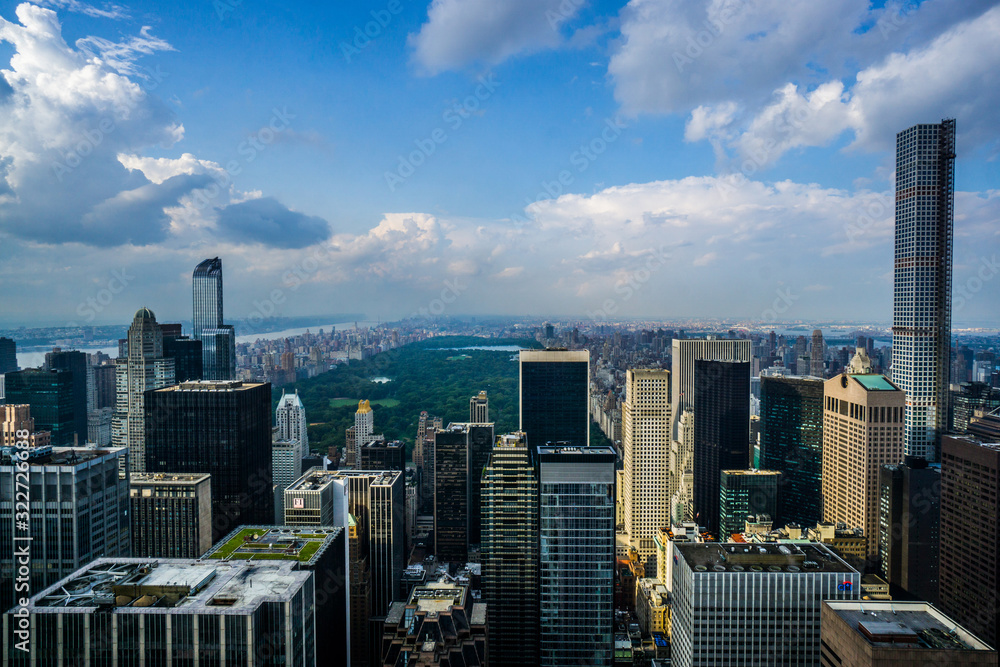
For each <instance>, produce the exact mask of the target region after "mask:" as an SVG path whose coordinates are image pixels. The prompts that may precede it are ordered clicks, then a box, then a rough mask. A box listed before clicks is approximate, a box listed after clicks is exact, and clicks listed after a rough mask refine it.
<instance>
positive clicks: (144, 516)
mask: <svg viewBox="0 0 1000 667" xmlns="http://www.w3.org/2000/svg"><path fill="white" fill-rule="evenodd" d="M130 483H131V486H130V487H129V510H130V515H131V517H132V553H131V555H132V556H135V557H136V558H200V557H201V555H202V554H203V553H205V552H206V551H208V550H209V549H210V548H211V547H212V478H211V476H210V475H207V474H193V475H192V474H188V473H180V474H176V475H172V474H169V473H159V472H158V473H145V472H134V473H132V474H131V475H130Z"/></svg>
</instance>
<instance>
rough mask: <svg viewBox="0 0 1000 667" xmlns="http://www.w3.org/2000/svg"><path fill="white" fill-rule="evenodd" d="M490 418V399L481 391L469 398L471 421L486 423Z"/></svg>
mask: <svg viewBox="0 0 1000 667" xmlns="http://www.w3.org/2000/svg"><path fill="white" fill-rule="evenodd" d="M489 420H490V399H488V398H487V397H486V392H485V391H481V392H479V394H478V395H477V396H473V397H472V398H470V399H469V423H470V424H485V423H487V422H489Z"/></svg>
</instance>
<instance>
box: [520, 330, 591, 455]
mask: <svg viewBox="0 0 1000 667" xmlns="http://www.w3.org/2000/svg"><path fill="white" fill-rule="evenodd" d="M519 360H520V377H519V385H518V386H519V387H520V399H519V414H520V425H519V427H518V430H519V431H521V432H523V433H525V434H526V435H527V438H528V446H529V447H532V448H534V447H538V446H542V445H545V444H547V443H549V442H552V443H555V442H569V443H571V444H572V445H574V446H576V447H586V446H589V445H590V411H589V410H588V406H589V394H590V352H589V351H588V350H565V349H560V348H552V349H547V350H521V351H520V357H519Z"/></svg>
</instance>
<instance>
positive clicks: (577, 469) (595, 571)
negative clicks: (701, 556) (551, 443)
mask: <svg viewBox="0 0 1000 667" xmlns="http://www.w3.org/2000/svg"><path fill="white" fill-rule="evenodd" d="M529 437H530V436H529ZM537 452H538V456H537V466H538V483H539V513H540V517H541V518H540V524H539V534H540V541H539V548H540V554H541V556H540V561H539V582H540V588H539V596H540V605H539V607H540V610H541V612H540V618H539V622H540V637H539V646H540V649H539V661H538V663H537V664H539V665H543V666H544V667H570V666H571V665H572V666H573V667H577V666H578V665H600V666H602V667H610V666H611V661H612V649H613V647H614V645H613V642H612V639H613V635H614V565H615V461H616V460H617V458H618V456H617V454H615V451H614V449H612V448H611V447H573V448H567V447H539V448H537Z"/></svg>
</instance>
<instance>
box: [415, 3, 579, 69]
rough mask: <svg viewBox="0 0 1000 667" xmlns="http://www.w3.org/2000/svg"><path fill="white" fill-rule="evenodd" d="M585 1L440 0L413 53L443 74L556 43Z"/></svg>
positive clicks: (419, 61) (432, 8)
mask: <svg viewBox="0 0 1000 667" xmlns="http://www.w3.org/2000/svg"><path fill="white" fill-rule="evenodd" d="M582 4H583V2H582V0H508V1H507V2H494V1H493V0H434V1H433V2H432V3H431V5H430V8H429V9H428V10H427V22H426V23H424V25H423V26H421V28H420V31H419V32H417V33H414V34H412V35H410V37H409V43H410V46H411V48H412V49H413V58H414V60H415V61H416V63H417V64H418V65H420V67H421V68H423V69H424V70H426V71H427V72H428V73H430V74H437V73H439V72H443V71H446V70H455V69H461V68H463V67H466V66H468V65H470V64H474V63H486V64H490V65H495V64H497V63H500V62H502V61H504V60H506V59H507V58H510V57H512V56H516V55H520V54H527V53H534V52H537V51H542V50H545V49H551V48H555V47H557V46H559V45H560V44H562V43H563V41H564V38H563V36H562V34H561V32H560V27H561V26H562V25H563V24H564V23H566V22H567V21H569V20H570V19H572V18H573V17H574V16H575V15H576V14H577V12H578V11H579V9H580V7H581V5H582Z"/></svg>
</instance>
